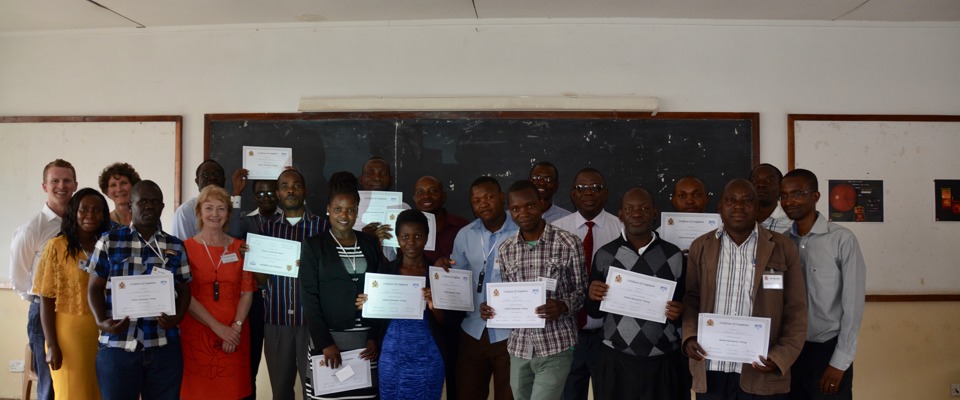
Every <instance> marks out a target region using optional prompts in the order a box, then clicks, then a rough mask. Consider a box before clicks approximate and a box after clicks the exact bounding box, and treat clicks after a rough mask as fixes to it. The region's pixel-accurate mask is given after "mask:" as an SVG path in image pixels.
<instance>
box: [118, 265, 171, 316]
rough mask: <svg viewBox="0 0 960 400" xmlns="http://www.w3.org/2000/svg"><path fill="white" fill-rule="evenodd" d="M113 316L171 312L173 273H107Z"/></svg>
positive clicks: (153, 314)
mask: <svg viewBox="0 0 960 400" xmlns="http://www.w3.org/2000/svg"><path fill="white" fill-rule="evenodd" d="M110 296H111V299H112V301H113V319H123V317H130V318H144V317H159V316H160V314H161V313H165V314H167V315H175V314H176V313H177V307H176V305H175V304H174V290H173V274H169V273H168V274H150V275H130V276H112V277H110Z"/></svg>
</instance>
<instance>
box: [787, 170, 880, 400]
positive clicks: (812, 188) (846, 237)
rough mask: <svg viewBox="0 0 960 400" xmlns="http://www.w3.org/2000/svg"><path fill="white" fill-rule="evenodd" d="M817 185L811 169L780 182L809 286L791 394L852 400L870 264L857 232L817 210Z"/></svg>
mask: <svg viewBox="0 0 960 400" xmlns="http://www.w3.org/2000/svg"><path fill="white" fill-rule="evenodd" d="M817 186H818V185H817V176H816V175H814V173H813V172H810V171H808V170H805V169H796V170H793V171H791V172H790V173H788V174H787V175H786V176H785V177H784V178H783V181H782V183H781V184H780V204H781V206H782V207H783V210H784V211H785V212H786V213H787V216H789V217H790V219H792V220H793V221H794V223H793V226H792V227H791V228H790V231H789V232H790V233H789V235H790V237H791V238H793V240H794V241H795V242H796V243H797V247H798V249H799V250H800V260H801V261H802V263H803V272H804V276H805V278H806V284H807V310H808V311H807V313H808V317H807V341H806V343H805V344H804V346H803V351H802V352H801V353H800V356H799V358H798V359H797V361H796V362H795V363H794V364H793V367H792V369H791V374H792V377H791V388H790V389H791V390H790V398H792V399H821V398H823V399H826V398H830V399H850V398H852V397H853V391H852V385H853V358H854V355H855V354H856V351H857V333H858V332H859V330H860V320H861V319H862V317H863V302H864V287H865V286H866V275H867V274H866V266H865V265H864V262H863V255H862V254H861V253H860V244H859V243H857V238H856V237H855V236H854V235H853V232H850V230H849V229H847V228H844V227H842V226H840V225H838V224H834V223H831V222H828V221H827V218H826V217H825V216H824V215H822V214H820V213H819V212H817V209H816V207H817V201H818V200H819V199H820V192H819V191H818V187H817Z"/></svg>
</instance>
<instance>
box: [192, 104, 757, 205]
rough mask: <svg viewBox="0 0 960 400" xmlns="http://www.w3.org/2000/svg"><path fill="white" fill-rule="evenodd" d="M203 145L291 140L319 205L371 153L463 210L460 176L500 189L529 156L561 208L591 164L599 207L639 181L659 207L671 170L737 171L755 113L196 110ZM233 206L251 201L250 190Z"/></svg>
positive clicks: (711, 187)
mask: <svg viewBox="0 0 960 400" xmlns="http://www.w3.org/2000/svg"><path fill="white" fill-rule="evenodd" d="M205 124H206V128H205V130H206V135H205V142H204V146H205V154H206V155H207V156H208V157H209V158H213V159H215V160H217V161H218V162H220V163H221V164H222V165H223V166H224V168H225V169H226V170H227V173H228V174H230V173H231V172H232V171H233V170H235V169H237V168H239V167H240V166H241V163H242V159H241V153H242V146H244V145H247V146H274V147H291V148H293V163H294V166H295V167H297V168H298V169H299V170H301V171H302V172H303V173H304V175H305V176H306V180H307V182H306V184H307V189H308V196H307V205H308V207H309V208H310V209H311V210H313V211H315V212H318V213H322V212H324V211H325V207H326V204H327V188H326V177H329V176H330V175H331V174H332V173H334V172H337V171H341V170H347V171H350V172H353V173H354V174H359V173H360V169H361V168H362V166H363V163H364V162H365V161H366V160H367V159H369V158H370V157H371V156H374V155H376V156H381V157H383V158H384V159H386V160H387V161H388V163H390V164H391V166H392V170H393V175H394V190H398V191H402V192H404V193H405V197H404V200H405V201H406V202H407V203H408V204H412V202H413V199H412V191H413V185H414V183H415V182H416V180H417V179H419V178H420V177H421V176H423V175H434V176H436V177H438V178H440V179H441V180H442V181H443V182H444V183H445V185H446V188H447V192H448V198H447V209H448V210H450V211H451V212H454V213H456V214H459V215H462V216H465V217H467V218H468V219H472V216H473V214H472V212H471V210H470V204H469V200H468V196H469V188H470V183H471V182H472V181H473V180H474V179H475V178H477V177H479V176H482V175H488V176H492V177H495V178H497V180H498V181H500V184H501V185H502V186H503V188H504V190H506V188H507V187H508V186H509V185H510V184H511V183H512V182H513V181H515V180H517V179H525V178H527V177H528V175H529V171H530V168H531V166H532V165H533V164H535V163H537V162H539V161H550V162H552V163H554V164H555V165H557V167H558V169H559V171H560V190H559V191H558V192H557V195H556V196H555V198H554V201H555V202H556V203H557V204H559V205H560V206H561V207H564V208H567V209H569V210H572V209H573V207H572V205H571V202H570V198H569V193H570V188H571V185H572V181H573V175H574V174H575V173H576V172H577V171H579V170H580V169H581V168H584V167H593V168H596V169H598V170H600V171H601V172H602V173H603V174H604V176H605V177H606V180H607V184H608V187H609V188H610V200H609V201H608V203H607V207H606V208H607V210H608V211H614V212H615V210H616V209H617V207H618V205H619V196H620V194H621V193H623V191H624V190H625V189H627V188H629V187H630V186H633V185H641V186H644V187H646V188H648V190H650V191H651V192H652V193H653V194H654V196H655V197H656V200H657V202H658V205H659V206H660V208H661V210H667V211H669V210H670V205H669V202H670V195H671V194H672V191H673V184H674V182H675V181H676V180H677V179H679V178H680V177H682V176H684V175H696V176H699V177H701V179H703V180H704V182H705V183H706V185H707V190H708V192H711V193H713V194H714V196H713V199H712V200H711V203H710V204H709V205H708V209H709V210H713V209H714V203H715V201H716V200H715V198H716V197H717V196H716V194H718V193H719V192H720V191H721V190H722V188H723V185H724V184H725V183H726V182H727V181H729V180H730V179H732V178H736V177H747V176H749V171H750V169H751V168H752V166H753V165H755V164H756V163H757V162H758V160H759V143H758V140H759V115H758V114H756V113H659V114H657V115H656V116H652V115H651V114H650V113H623V112H463V113H446V112H443V113H440V112H415V113H414V112H402V113H401V112H377V113H303V114H299V113H297V114H207V115H206V118H205ZM242 204H243V208H244V209H245V210H250V209H253V208H254V207H255V206H254V203H253V199H252V195H251V194H250V191H249V190H245V193H244V197H243V201H242Z"/></svg>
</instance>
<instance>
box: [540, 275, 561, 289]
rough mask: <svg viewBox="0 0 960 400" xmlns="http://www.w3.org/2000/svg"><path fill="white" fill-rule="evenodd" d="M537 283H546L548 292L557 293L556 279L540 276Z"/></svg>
mask: <svg viewBox="0 0 960 400" xmlns="http://www.w3.org/2000/svg"><path fill="white" fill-rule="evenodd" d="M537 282H544V283H546V285H547V291H548V292H555V291H557V280H556V279H553V278H546V277H542V276H538V277H537Z"/></svg>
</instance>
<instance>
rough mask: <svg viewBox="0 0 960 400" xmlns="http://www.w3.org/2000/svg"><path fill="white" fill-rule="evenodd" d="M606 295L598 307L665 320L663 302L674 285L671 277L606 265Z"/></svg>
mask: <svg viewBox="0 0 960 400" xmlns="http://www.w3.org/2000/svg"><path fill="white" fill-rule="evenodd" d="M607 286H609V289H608V290H607V295H606V296H605V297H604V299H603V301H601V302H600V311H606V312H609V313H614V314H620V315H626V316H628V317H633V318H639V319H644V320H647V321H654V322H659V323H661V324H662V323H664V322H667V315H666V311H667V302H668V301H670V300H672V299H673V291H674V290H675V289H676V287H677V283H676V282H674V281H670V280H666V279H661V278H657V277H655V276H649V275H644V274H639V273H636V272H632V271H627V270H625V269H621V268H616V267H610V268H609V269H608V271H607Z"/></svg>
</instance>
